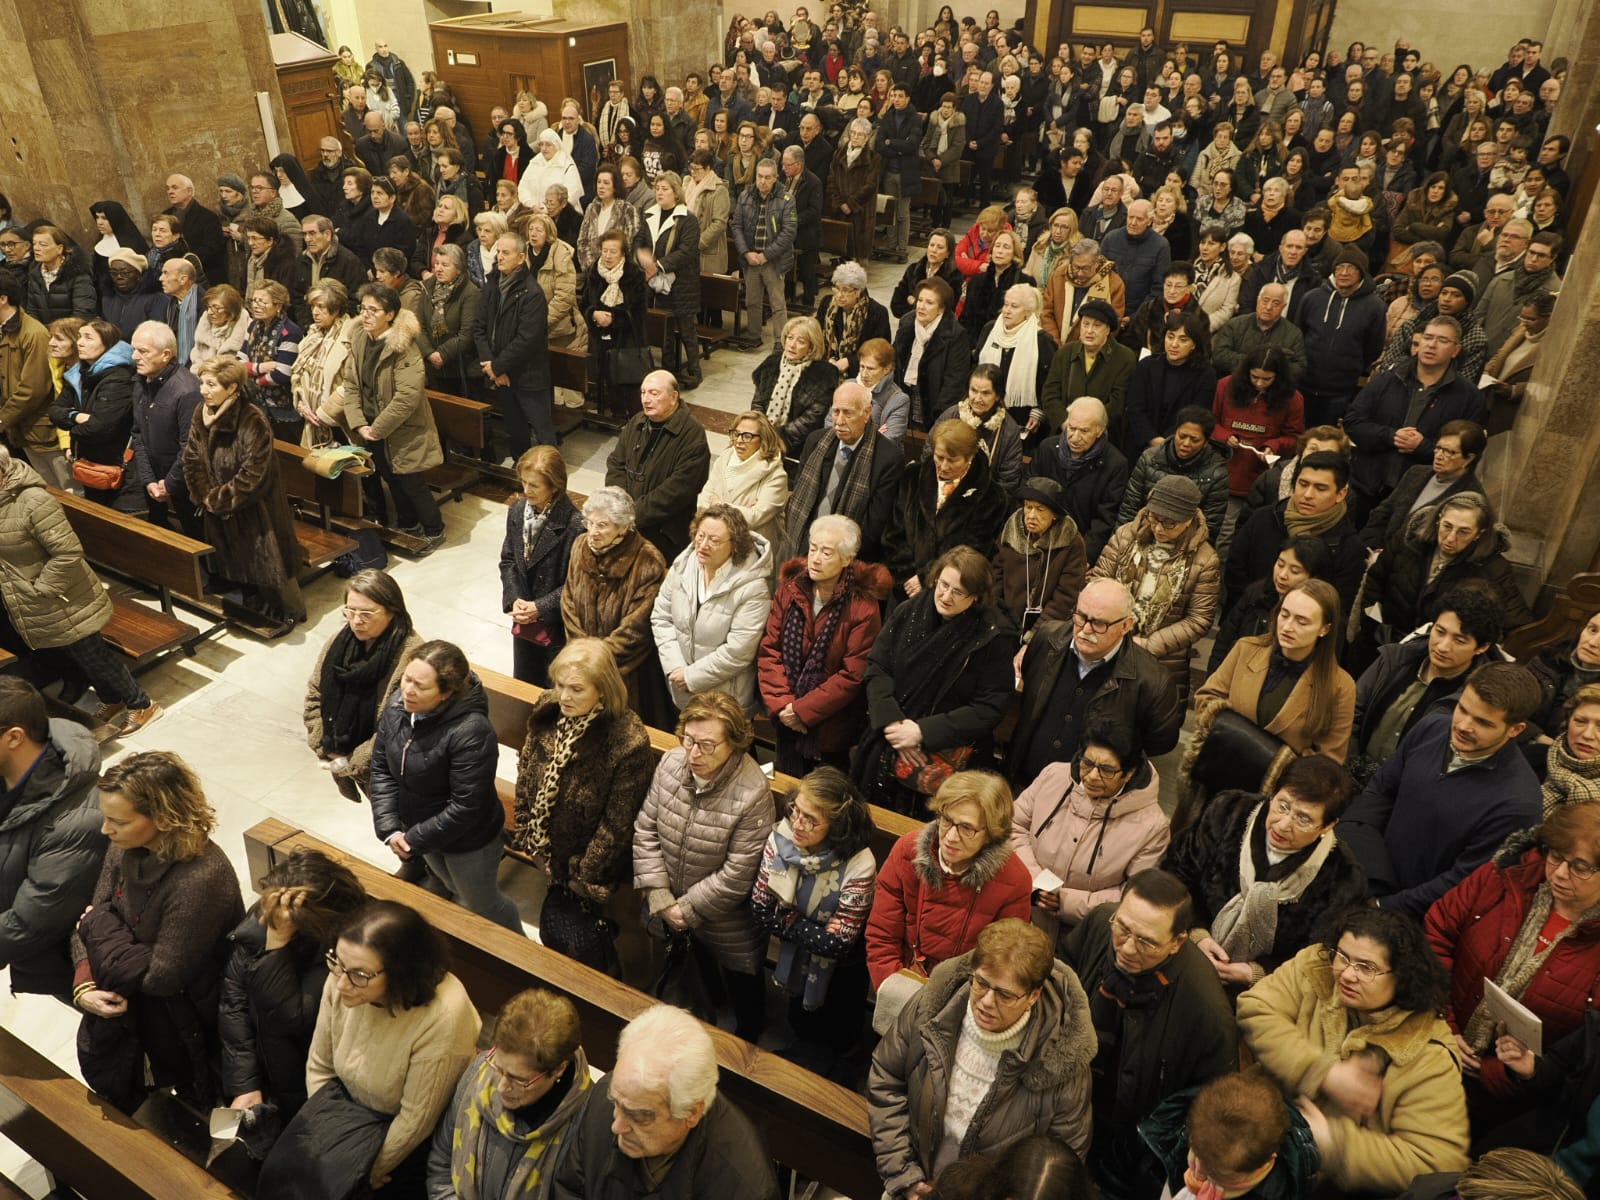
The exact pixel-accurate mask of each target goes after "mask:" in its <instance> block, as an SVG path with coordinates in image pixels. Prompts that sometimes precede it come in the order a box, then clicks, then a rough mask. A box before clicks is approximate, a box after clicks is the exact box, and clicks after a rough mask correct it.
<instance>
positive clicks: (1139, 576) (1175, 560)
mask: <svg viewBox="0 0 1600 1200" xmlns="http://www.w3.org/2000/svg"><path fill="white" fill-rule="evenodd" d="M1200 499H1201V497H1200V489H1199V488H1197V487H1195V485H1194V483H1193V482H1192V481H1191V480H1189V479H1187V478H1185V477H1184V476H1182V475H1168V476H1167V477H1166V478H1165V479H1163V480H1161V482H1160V483H1158V484H1156V486H1155V487H1154V488H1152V489H1151V490H1150V496H1149V498H1148V499H1147V500H1146V501H1145V503H1144V506H1143V507H1142V508H1140V509H1139V511H1138V512H1137V513H1136V514H1134V518H1133V520H1131V521H1129V522H1127V523H1126V524H1123V525H1120V526H1118V527H1117V531H1116V532H1115V533H1113V534H1112V535H1111V540H1110V541H1109V542H1107V543H1106V547H1105V549H1104V550H1102V551H1101V552H1100V561H1099V562H1097V563H1095V565H1094V570H1092V571H1090V572H1089V578H1090V579H1115V580H1117V581H1119V582H1120V583H1122V584H1124V585H1125V586H1126V587H1127V589H1128V591H1129V593H1130V594H1131V595H1132V596H1133V617H1134V637H1133V641H1134V644H1135V645H1138V646H1143V647H1144V648H1145V649H1146V650H1148V651H1149V652H1150V653H1151V654H1153V655H1155V656H1156V658H1157V659H1159V660H1160V661H1161V663H1162V665H1163V666H1165V667H1166V668H1167V669H1168V670H1169V671H1171V672H1172V673H1173V675H1174V676H1175V677H1176V679H1177V681H1178V683H1179V684H1181V685H1187V684H1188V681H1189V656H1190V654H1191V653H1192V651H1193V650H1194V646H1195V643H1197V642H1198V641H1199V640H1200V639H1201V638H1203V637H1204V636H1205V635H1206V634H1207V633H1208V632H1209V631H1210V629H1211V622H1212V620H1213V619H1214V618H1215V617H1216V615H1217V602H1218V600H1219V599H1220V597H1221V595H1222V561H1221V560H1220V559H1219V558H1218V557H1217V552H1216V551H1215V550H1213V549H1212V548H1211V542H1210V541H1209V530H1208V529H1207V526H1206V518H1205V516H1204V514H1202V513H1201V511H1200Z"/></svg>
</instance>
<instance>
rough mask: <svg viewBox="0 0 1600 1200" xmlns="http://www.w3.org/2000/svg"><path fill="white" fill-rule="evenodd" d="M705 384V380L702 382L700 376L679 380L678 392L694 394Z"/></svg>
mask: <svg viewBox="0 0 1600 1200" xmlns="http://www.w3.org/2000/svg"><path fill="white" fill-rule="evenodd" d="M703 382H704V380H702V379H701V378H700V377H699V376H698V375H696V376H694V377H693V378H692V379H680V380H678V390H679V391H680V392H692V391H694V390H695V388H697V387H699V386H700V385H701V383H703Z"/></svg>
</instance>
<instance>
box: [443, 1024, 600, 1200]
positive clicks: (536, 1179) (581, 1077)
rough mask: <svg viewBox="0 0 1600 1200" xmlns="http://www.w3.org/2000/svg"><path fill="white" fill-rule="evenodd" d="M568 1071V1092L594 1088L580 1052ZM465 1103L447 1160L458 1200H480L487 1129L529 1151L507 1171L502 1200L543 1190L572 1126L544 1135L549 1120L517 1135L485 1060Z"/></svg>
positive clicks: (491, 1068) (512, 1117)
mask: <svg viewBox="0 0 1600 1200" xmlns="http://www.w3.org/2000/svg"><path fill="white" fill-rule="evenodd" d="M570 1069H571V1071H572V1081H571V1083H570V1084H569V1085H568V1086H569V1091H570V1090H573V1089H575V1090H576V1091H577V1092H578V1093H579V1094H580V1095H581V1094H582V1093H584V1092H586V1091H588V1090H589V1089H590V1088H591V1087H593V1086H594V1084H593V1083H592V1081H591V1080H590V1078H589V1064H588V1062H587V1061H585V1059H584V1057H583V1051H582V1050H581V1049H580V1050H579V1051H578V1052H577V1055H576V1056H575V1057H574V1059H573V1062H572V1064H571V1068H570ZM466 1099H467V1102H466V1103H465V1104H463V1105H461V1106H460V1107H459V1108H457V1109H456V1117H455V1131H454V1133H453V1134H452V1135H451V1142H452V1145H453V1146H454V1147H455V1151H454V1153H452V1154H451V1156H450V1185H451V1187H452V1188H453V1189H454V1190H455V1194H456V1196H458V1197H459V1198H460V1200H484V1197H483V1196H482V1194H481V1193H480V1192H479V1191H478V1179H477V1171H476V1169H475V1164H477V1163H479V1162H481V1161H482V1159H483V1153H484V1149H485V1146H486V1144H487V1142H488V1139H489V1131H490V1130H491V1129H492V1130H494V1131H495V1133H497V1134H499V1135H500V1136H501V1137H503V1138H505V1139H506V1140H507V1141H509V1142H521V1143H522V1144H523V1145H524V1146H526V1147H527V1149H525V1150H524V1151H523V1152H522V1161H521V1162H519V1163H517V1165H516V1166H515V1167H513V1168H512V1169H511V1177H510V1178H509V1179H507V1180H506V1190H505V1195H507V1196H537V1195H539V1194H540V1192H541V1190H542V1185H543V1184H544V1183H545V1181H546V1180H547V1179H548V1178H549V1175H548V1171H549V1170H553V1169H554V1166H555V1161H556V1158H557V1156H558V1152H559V1150H560V1148H561V1139H562V1136H563V1135H564V1134H565V1133H566V1132H567V1129H568V1127H569V1126H570V1124H571V1122H563V1123H561V1124H560V1125H558V1126H556V1128H555V1129H554V1130H553V1131H551V1132H550V1133H548V1134H546V1133H545V1130H546V1129H548V1128H549V1127H550V1124H551V1122H550V1121H548V1120H547V1121H546V1123H545V1124H544V1125H540V1126H538V1127H536V1128H533V1129H530V1130H528V1132H527V1133H518V1132H517V1118H516V1117H515V1115H513V1114H512V1112H511V1111H509V1110H508V1109H507V1108H506V1106H505V1103H504V1101H502V1100H501V1099H500V1077H499V1075H498V1074H497V1073H496V1071H495V1069H494V1066H493V1064H492V1063H490V1061H489V1057H488V1055H484V1057H483V1060H482V1061H481V1062H480V1063H479V1064H478V1072H477V1075H476V1076H475V1077H474V1078H473V1081H472V1091H471V1092H470V1093H468V1095H467V1098H466ZM567 1103H568V1102H567V1101H563V1102H562V1104H560V1105H558V1106H557V1108H556V1112H560V1111H561V1109H562V1108H563V1107H565V1106H566V1104H567ZM554 1115H555V1114H554V1113H552V1114H551V1116H554Z"/></svg>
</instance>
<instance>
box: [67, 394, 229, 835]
mask: <svg viewBox="0 0 1600 1200" xmlns="http://www.w3.org/2000/svg"><path fill="white" fill-rule="evenodd" d="M241 365H242V364H241ZM96 786H97V787H99V789H100V790H101V791H102V792H116V793H117V794H118V795H119V796H122V797H123V798H125V799H126V800H127V801H128V803H129V804H131V805H133V811H134V812H136V813H138V814H139V815H140V816H141V817H149V818H150V820H151V821H152V822H153V823H154V824H155V827H156V836H155V839H154V840H153V841H152V842H151V843H150V850H151V853H153V854H154V855H155V856H156V857H157V858H158V859H160V860H161V861H162V862H188V861H190V860H191V859H195V858H198V857H200V854H201V853H202V852H203V851H204V850H205V848H206V846H207V845H208V844H209V843H210V841H211V831H212V830H213V829H214V828H216V824H217V813H216V810H215V809H214V808H212V807H211V805H210V803H209V802H207V800H206V795H205V792H204V791H203V790H202V789H201V787H200V780H199V779H198V778H197V777H196V775H195V773H194V772H193V771H192V770H190V769H189V764H188V763H186V762H184V761H183V759H181V758H179V757H178V756H177V755H176V754H172V753H170V752H169V751H166V750H145V751H141V752H140V753H138V754H130V755H129V756H128V757H127V758H125V759H123V760H122V761H121V762H119V763H117V764H116V765H115V766H112V767H108V768H107V769H106V773H105V774H104V775H102V776H100V779H99V781H98V783H97V784H96Z"/></svg>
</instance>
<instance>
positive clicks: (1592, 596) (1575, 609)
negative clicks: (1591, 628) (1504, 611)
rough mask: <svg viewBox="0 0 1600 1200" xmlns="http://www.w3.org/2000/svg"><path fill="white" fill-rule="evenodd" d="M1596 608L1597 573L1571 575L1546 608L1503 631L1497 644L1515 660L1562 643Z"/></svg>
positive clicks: (1599, 608) (1599, 602)
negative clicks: (1539, 613) (1543, 613)
mask: <svg viewBox="0 0 1600 1200" xmlns="http://www.w3.org/2000/svg"><path fill="white" fill-rule="evenodd" d="M1597 612H1600V573H1588V572H1586V573H1584V574H1581V575H1574V576H1573V577H1572V578H1571V579H1569V580H1568V581H1567V586H1566V587H1565V588H1563V589H1562V590H1561V591H1559V592H1557V593H1556V595H1555V599H1554V601H1553V602H1552V603H1551V605H1550V611H1549V612H1547V613H1545V615H1544V616H1542V617H1540V618H1539V619H1538V620H1536V621H1530V622H1529V623H1528V624H1526V625H1524V626H1522V627H1521V628H1520V629H1513V630H1512V631H1511V632H1510V633H1509V634H1507V635H1506V636H1505V638H1504V640H1503V641H1502V642H1501V645H1503V646H1504V647H1505V650H1506V653H1507V654H1510V655H1511V656H1512V657H1513V658H1515V659H1517V660H1518V661H1519V662H1526V661H1527V660H1528V659H1530V658H1532V657H1533V656H1534V655H1536V654H1538V653H1539V651H1541V650H1549V649H1551V648H1553V647H1555V646H1560V645H1564V644H1565V643H1567V642H1570V641H1572V640H1573V639H1574V638H1575V637H1577V636H1578V633H1579V631H1580V630H1581V629H1582V628H1583V627H1584V625H1585V624H1587V623H1588V620H1589V618H1590V617H1592V616H1594V614H1595V613H1597Z"/></svg>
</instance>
